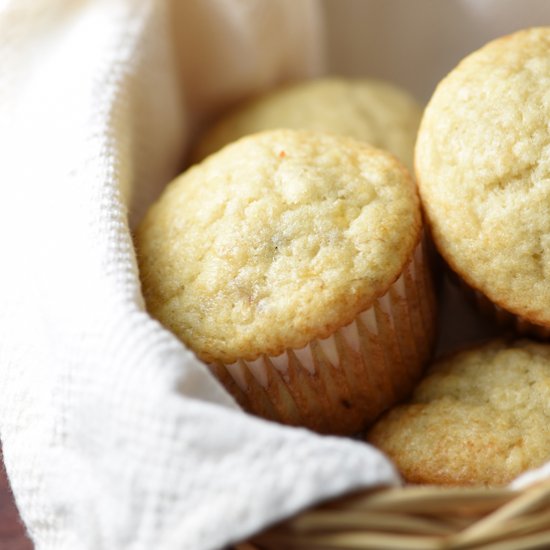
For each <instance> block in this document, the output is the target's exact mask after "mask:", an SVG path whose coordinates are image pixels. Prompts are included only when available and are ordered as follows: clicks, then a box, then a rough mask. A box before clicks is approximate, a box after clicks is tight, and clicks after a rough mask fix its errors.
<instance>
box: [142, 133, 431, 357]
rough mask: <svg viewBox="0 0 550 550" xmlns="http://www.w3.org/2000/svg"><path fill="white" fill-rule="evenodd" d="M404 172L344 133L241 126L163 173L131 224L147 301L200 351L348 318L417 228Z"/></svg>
mask: <svg viewBox="0 0 550 550" xmlns="http://www.w3.org/2000/svg"><path fill="white" fill-rule="evenodd" d="M420 227H421V216H420V208H419V201H418V198H417V195H416V189H415V186H414V184H413V182H412V179H411V177H410V176H409V175H408V172H407V171H406V170H405V169H404V168H403V167H402V166H401V164H400V163H399V162H398V161H397V160H396V159H395V158H394V157H393V156H391V155H390V154H388V153H385V152H382V151H379V150H377V149H374V148H372V147H370V146H368V145H366V144H365V143H362V142H358V141H355V140H353V139H350V138H344V137H341V136H333V135H329V134H322V133H317V132H307V131H294V130H277V131H270V132H264V133H260V134H256V135H253V136H249V137H247V138H243V139H242V140H240V141H238V142H236V143H233V144H231V145H229V146H227V147H225V148H224V149H222V150H221V151H219V152H218V153H216V154H214V155H212V156H210V157H208V158H207V159H206V160H205V161H204V162H203V163H201V164H199V165H196V166H194V167H192V168H191V169H190V170H188V171H187V172H186V173H184V174H183V175H181V176H180V177H179V178H177V179H176V180H174V181H173V182H172V183H171V184H170V185H169V186H168V187H167V189H166V190H165V192H164V193H163V195H162V196H161V198H160V199H159V200H158V201H157V203H156V204H154V205H153V206H152V208H151V209H150V211H149V212H148V213H147V215H146V217H145V219H144V220H143V222H142V223H141V225H140V227H139V228H138V231H137V234H136V249H137V256H138V262H139V267H140V275H141V281H142V287H143V293H144V297H145V300H146V303H147V306H148V309H149V311H150V312H151V313H152V314H153V315H154V316H155V317H157V319H159V320H160V321H161V322H162V323H163V324H165V325H166V326H167V327H168V328H170V329H171V330H172V331H173V332H174V333H175V334H176V335H178V336H179V337H180V338H181V339H182V340H183V341H184V342H185V343H186V344H187V345H189V346H190V347H191V348H192V349H193V350H194V351H195V352H196V353H197V355H198V356H199V357H200V358H202V359H203V360H205V361H207V362H213V361H216V360H219V361H223V362H226V363H230V362H233V361H235V360H237V359H238V358H243V359H255V358H256V357H258V356H260V355H261V354H264V353H265V354H268V355H278V354H280V353H282V352H283V351H284V350H285V349H286V348H301V347H303V346H305V345H306V344H307V343H308V342H310V341H311V340H312V339H314V338H323V337H326V336H328V335H330V334H332V333H333V332H334V331H335V330H338V329H339V328H341V327H342V326H345V325H347V324H348V323H350V322H351V321H352V320H353V318H354V317H355V316H356V315H357V314H358V313H359V312H361V311H363V310H364V309H366V308H367V307H369V306H370V305H371V304H372V303H373V301H374V300H375V299H376V298H377V297H378V296H380V295H382V294H384V293H385V292H386V290H387V289H388V287H389V286H390V285H391V284H392V283H393V282H394V280H395V279H396V278H397V277H398V276H399V274H400V272H401V270H402V269H403V267H404V265H405V263H406V262H407V260H408V259H409V258H410V256H411V254H412V252H413V250H414V247H415V245H416V244H417V242H418V241H419V238H420Z"/></svg>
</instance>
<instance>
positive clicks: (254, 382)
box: [210, 239, 436, 435]
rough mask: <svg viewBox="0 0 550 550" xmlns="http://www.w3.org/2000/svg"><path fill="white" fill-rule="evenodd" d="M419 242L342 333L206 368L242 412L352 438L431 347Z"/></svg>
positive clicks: (428, 288) (430, 292)
mask: <svg viewBox="0 0 550 550" xmlns="http://www.w3.org/2000/svg"><path fill="white" fill-rule="evenodd" d="M425 247H426V245H425V240H424V239H422V240H421V241H420V243H419V244H418V245H417V247H416V249H415V251H414V254H413V256H412V257H411V259H410V260H409V262H408V263H407V264H406V266H405V268H404V270H403V272H402V273H401V275H400V276H399V278H398V279H397V280H396V281H395V282H394V283H393V284H392V285H391V286H390V288H389V289H388V291H387V292H386V293H385V294H384V295H383V296H381V297H380V298H378V299H377V300H376V301H375V302H374V303H373V304H372V306H371V307H370V308H368V309H366V310H364V311H363V312H361V313H360V314H359V315H357V317H356V318H355V319H354V320H353V321H352V322H351V323H350V324H349V325H347V326H345V327H343V328H341V329H339V330H337V331H336V332H335V333H334V334H332V335H331V336H329V337H328V338H324V339H316V340H313V341H311V342H310V343H309V344H308V345H306V346H305V347H303V348H301V349H287V350H286V351H285V352H284V353H282V354H281V355H279V356H276V357H272V356H268V355H262V356H260V357H259V358H258V359H256V360H254V361H248V360H243V359H241V360H239V361H237V362H235V363H232V364H223V363H221V362H217V363H214V364H211V365H210V368H211V369H212V371H213V372H214V374H215V375H216V376H217V377H218V378H219V379H220V380H221V381H222V383H223V384H224V385H225V387H226V388H227V389H228V391H229V392H230V393H231V394H233V395H234V397H235V398H236V399H237V401H238V402H239V403H240V405H241V406H242V407H243V408H244V409H245V410H247V411H249V412H251V413H253V414H257V415H259V416H262V417H264V418H268V419H271V420H275V421H278V422H282V423H285V424H291V425H296V426H304V427H307V428H310V429H312V430H315V431H318V432H321V433H331V434H341V435H345V434H353V433H357V432H359V431H360V430H362V429H364V428H365V427H366V426H367V425H368V424H369V423H371V422H372V421H373V420H374V419H375V418H376V417H378V416H379V414H380V413H381V412H383V411H384V410H386V409H387V408H388V407H390V406H391V405H392V404H394V403H395V402H396V401H398V400H400V399H402V398H403V397H405V396H406V395H407V394H408V393H409V392H410V390H411V389H412V387H413V385H414V384H415V382H416V381H417V380H418V378H419V377H420V375H421V373H422V370H423V366H424V364H425V363H426V361H427V360H428V358H429V357H430V354H431V351H432V348H433V343H434V339H435V314H436V305H435V295H434V289H433V280H432V275H431V272H430V269H429V265H428V263H429V262H428V258H427V255H426V248H425Z"/></svg>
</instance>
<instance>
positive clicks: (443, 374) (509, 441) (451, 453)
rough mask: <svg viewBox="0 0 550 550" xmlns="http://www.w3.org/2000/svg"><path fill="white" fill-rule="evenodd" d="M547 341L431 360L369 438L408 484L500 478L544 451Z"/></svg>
mask: <svg viewBox="0 0 550 550" xmlns="http://www.w3.org/2000/svg"><path fill="white" fill-rule="evenodd" d="M549 419H550V346H547V345H542V344H536V343H533V342H529V341H527V340H522V341H517V342H514V343H512V344H507V343H505V342H504V341H501V340H498V341H493V342H491V343H489V344H486V345H484V346H482V347H479V348H477V349H471V350H468V351H463V352H461V353H458V354H456V355H453V356H451V357H448V358H447V359H444V360H442V361H440V362H438V363H437V364H435V365H434V366H433V367H432V368H431V369H430V371H429V374H428V376H427V377H426V378H425V379H424V380H423V381H422V382H421V383H420V385H419V386H418V387H417V388H416V390H415V392H414V394H413V397H412V399H411V400H410V402H408V403H407V404H404V405H400V406H398V407H395V408H394V409H391V410H390V412H389V413H388V414H386V415H385V416H383V417H382V419H381V420H379V421H378V423H377V424H376V425H375V426H374V427H373V428H372V430H371V431H370V433H369V435H368V439H369V441H370V442H371V443H373V444H374V445H376V446H378V447H379V448H381V449H382V450H383V451H384V452H385V453H387V454H388V455H389V456H390V457H391V458H392V459H393V460H394V461H395V463H396V465H397V467H398V469H399V470H400V471H401V473H402V474H403V476H404V478H405V479H406V480H407V481H409V482H412V483H431V484H443V485H485V486H499V485H504V484H507V483H508V482H510V481H511V480H512V479H514V478H515V477H516V476H517V475H519V474H520V473H522V472H524V471H526V470H528V469H531V468H534V467H537V466H540V465H542V464H543V463H545V462H546V461H547V460H548V458H549V457H550V432H549V431H548V425H549Z"/></svg>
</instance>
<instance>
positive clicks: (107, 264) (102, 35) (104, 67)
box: [0, 0, 398, 550]
mask: <svg viewBox="0 0 550 550" xmlns="http://www.w3.org/2000/svg"><path fill="white" fill-rule="evenodd" d="M175 34H177V37H178V38H177V40H176V39H174V36H175ZM319 42H320V38H319V14H318V13H317V6H316V4H315V3H314V2H313V1H311V0H300V2H296V1H295V0H279V1H277V2H275V1H270V2H266V1H263V0H200V1H198V0H196V1H195V0H189V1H188V0H182V1H181V2H177V3H176V5H170V4H169V3H168V2H167V1H166V2H165V1H162V0H156V1H155V0H0V253H1V266H0V305H1V307H0V437H1V440H2V443H3V449H4V458H5V463H6V467H7V471H8V474H9V478H10V481H11V484H12V487H13V490H14V494H15V497H16V501H17V504H18V506H19V509H20V512H21V515H22V518H23V520H24V522H25V524H26V525H27V527H28V530H29V533H30V536H31V537H32V538H33V540H34V542H35V545H36V548H37V550H80V549H82V550H120V549H131V550H141V549H144V550H150V549H151V548H155V549H159V550H160V549H162V550H172V549H173V550H183V549H188V550H192V549H201V550H204V549H213V548H218V547H221V546H223V545H225V544H228V543H230V542H232V541H238V540H239V539H241V538H243V537H246V536H247V535H249V534H252V533H254V532H256V531H258V530H259V529H260V528H262V527H263V526H265V525H266V524H268V523H271V522H273V521H275V520H278V519H281V518H283V517H285V516H289V515H292V514H293V513H295V512H296V511H297V510H299V509H301V508H303V507H305V506H307V505H309V504H311V503H313V502H315V501H317V500H319V499H323V498H326V497H330V496H333V495H338V494H341V493H343V492H345V491H348V490H350V489H354V488H358V487H367V486H371V485H373V484H380V483H388V484H391V483H396V482H397V481H398V478H397V475H396V474H395V471H394V469H393V467H392V466H391V465H390V464H389V463H388V462H387V461H386V460H385V459H384V458H383V457H382V456H381V455H380V453H378V452H377V451H375V450H374V449H372V448H370V447H369V446H367V445H365V444H362V443H360V442H354V441H350V440H345V439H339V438H330V437H321V436H317V435H314V434H312V433H310V432H307V431H305V430H301V429H291V428H285V427H281V426H278V425H275V424H271V423H268V422H265V421H262V420H259V419H254V418H252V417H250V416H248V415H245V414H244V413H242V412H241V411H239V410H238V408H237V406H236V405H235V403H234V401H233V400H232V399H231V398H230V397H229V396H228V395H227V394H226V393H225V391H224V390H223V389H222V388H221V386H220V385H219V384H218V383H217V382H216V381H215V379H214V378H213V377H212V376H211V375H210V373H209V372H208V370H207V368H206V367H205V366H204V365H202V364H200V363H199V362H198V361H197V360H196V359H195V358H194V356H193V355H192V354H191V353H190V352H188V351H186V350H185V349H184V347H183V346H182V344H181V343H179V342H178V341H177V340H176V339H175V338H174V337H173V336H172V335H171V334H170V333H169V332H167V331H166V330H164V329H163V328H162V327H161V326H159V324H158V323H157V322H155V321H153V320H152V319H151V318H150V317H149V316H148V315H147V314H146V313H145V311H144V308H143V301H142V298H141V294H140V288H139V281H138V275H137V271H136V264H135V258H134V251H133V248H132V241H131V237H130V231H129V225H128V211H130V213H131V214H132V215H133V216H135V217H139V216H140V215H141V213H142V212H143V209H144V207H145V206H146V205H147V204H148V203H149V202H150V201H151V199H152V197H154V196H155V195H156V194H157V193H158V192H159V190H160V188H161V186H162V185H163V184H165V183H166V182H167V180H169V179H170V178H171V177H172V176H173V175H174V174H175V173H176V172H177V170H178V167H179V166H180V161H181V158H182V157H183V154H184V152H185V148H186V144H187V142H188V139H189V135H190V133H189V132H190V127H191V124H193V123H195V121H196V120H197V119H200V118H202V117H204V116H205V115H207V114H208V113H210V112H212V111H213V110H215V109H218V108H219V107H220V106H222V105H224V104H226V103H228V102H230V101H233V100H235V99H237V98H238V97H241V96H242V95H245V94H247V93H250V92H251V91H253V90H258V89H262V88H265V87H267V86H269V85H272V84H273V83H274V82H276V81H278V80H281V79H285V78H290V77H293V76H299V75H307V74H310V73H312V72H315V71H317V70H318V69H319V66H320V64H319V63H320V61H319V60H320V55H319ZM176 46H177V47H176ZM178 48H179V49H178Z"/></svg>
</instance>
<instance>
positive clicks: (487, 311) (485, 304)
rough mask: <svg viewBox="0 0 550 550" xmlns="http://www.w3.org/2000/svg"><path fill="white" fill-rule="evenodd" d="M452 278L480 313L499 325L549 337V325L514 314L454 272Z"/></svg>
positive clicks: (522, 332)
mask: <svg viewBox="0 0 550 550" xmlns="http://www.w3.org/2000/svg"><path fill="white" fill-rule="evenodd" d="M453 280H454V281H455V282H456V283H457V284H458V286H459V287H460V288H461V290H462V291H463V292H464V293H465V294H466V296H467V297H468V298H469V299H470V301H471V302H472V303H473V304H474V306H475V307H476V308H477V310H478V311H479V312H480V313H482V314H483V315H485V316H486V317H489V318H492V319H493V320H494V321H495V322H496V323H497V324H499V325H500V326H504V327H512V328H514V329H515V330H517V332H519V333H520V334H524V335H526V336H535V337H537V338H542V339H545V340H548V339H550V327H546V326H543V325H539V324H537V323H533V322H531V321H529V319H526V318H525V317H522V316H521V315H516V314H515V313H512V312H510V311H508V310H506V309H504V308H502V307H501V306H499V305H498V304H495V303H494V302H492V301H491V300H490V299H489V298H487V296H485V294H483V293H482V292H480V291H479V290H477V289H475V288H473V287H471V286H470V285H468V284H467V283H466V282H464V280H463V279H461V278H460V277H459V276H458V275H457V274H455V273H454V272H453Z"/></svg>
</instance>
